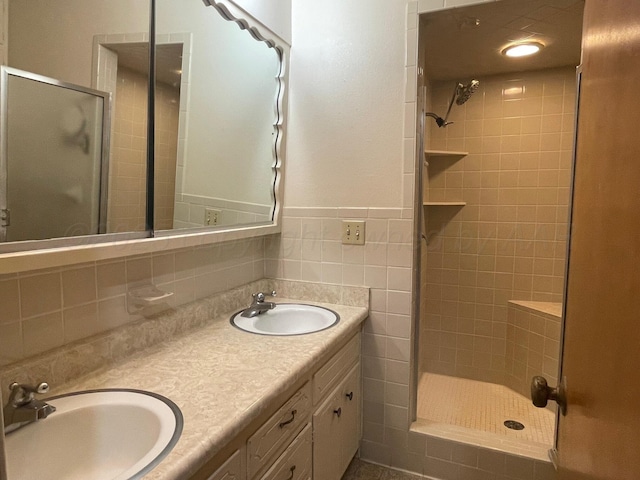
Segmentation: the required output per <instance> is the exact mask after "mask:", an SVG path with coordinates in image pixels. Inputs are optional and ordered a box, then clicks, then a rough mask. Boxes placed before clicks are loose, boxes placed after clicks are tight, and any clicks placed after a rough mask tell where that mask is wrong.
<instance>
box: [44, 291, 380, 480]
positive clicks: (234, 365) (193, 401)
mask: <svg viewBox="0 0 640 480" xmlns="http://www.w3.org/2000/svg"><path fill="white" fill-rule="evenodd" d="M278 303H308V304H313V305H320V306H324V307H327V308H330V309H332V310H334V311H335V312H337V313H338V314H339V315H340V322H339V323H338V324H337V325H335V326H334V327H332V328H329V329H327V330H323V331H320V332H316V333H312V334H307V335H297V336H288V337H275V336H265V335H255V334H251V333H247V332H244V331H241V330H239V329H237V328H235V327H233V326H232V325H231V324H230V323H229V318H230V315H231V314H232V313H234V312H229V313H228V314H226V315H221V316H219V317H217V318H215V319H214V320H212V321H211V322H210V323H209V324H208V325H207V326H205V327H203V328H199V329H196V330H192V331H190V332H188V333H186V334H184V335H181V336H177V337H174V338H172V339H170V340H167V341H164V342H162V343H160V344H157V345H155V346H153V347H151V348H148V349H146V350H143V351H140V352H138V353H136V354H134V355H133V356H131V357H129V358H128V359H126V360H125V361H123V362H122V363H120V364H118V365H116V366H113V367H111V368H109V369H105V370H103V371H98V372H96V373H94V374H93V375H91V376H88V377H85V378H83V379H81V380H79V381H76V382H73V383H69V384H66V385H63V386H62V387H61V388H59V389H56V391H55V392H52V393H53V394H60V393H64V392H70V391H80V390H87V389H95V388H134V389H141V390H148V391H151V392H155V393H158V394H160V395H164V396H166V397H167V398H169V399H171V400H172V401H173V402H175V403H176V404H177V405H178V406H179V407H180V410H181V411H182V414H183V416H184V429H183V432H182V436H181V437H180V439H179V441H178V443H177V444H176V446H175V448H174V449H173V450H172V451H171V453H169V455H168V456H167V457H166V458H165V459H164V460H163V461H162V462H161V463H160V464H159V465H158V466H157V467H156V468H155V469H153V470H152V471H151V472H149V473H148V474H147V475H146V476H145V478H146V479H150V480H151V479H163V480H165V479H166V480H169V479H181V480H182V479H187V478H189V476H191V475H192V474H194V473H195V472H196V471H197V470H198V469H199V468H200V467H202V465H204V464H205V463H206V461H207V460H208V459H210V458H211V457H212V456H213V455H215V454H216V453H217V452H218V451H220V449H222V448H223V447H224V446H225V445H226V444H227V443H228V442H229V441H231V440H232V439H233V438H234V437H235V436H236V435H237V434H238V433H240V432H241V431H242V430H243V429H244V428H245V427H247V426H248V425H249V423H250V422H251V421H252V420H254V419H255V418H257V417H258V416H259V415H260V413H261V412H262V411H263V410H264V409H266V408H267V407H268V406H269V404H270V402H272V401H273V400H274V399H276V397H277V396H278V395H279V394H282V393H283V392H284V391H286V390H287V389H288V388H290V387H291V386H292V385H293V384H294V383H295V381H296V380H297V379H299V378H300V377H302V376H304V375H306V374H308V373H309V372H310V370H311V369H312V368H314V366H316V365H315V364H316V363H317V362H318V360H320V358H321V357H322V356H323V355H325V354H327V353H328V352H329V351H330V350H331V349H332V347H334V346H335V345H337V344H338V343H339V342H340V341H345V340H346V339H347V338H348V337H349V336H350V335H351V334H353V333H355V331H357V329H358V328H359V325H360V324H361V323H362V321H363V320H364V319H365V318H366V316H367V313H368V312H367V309H366V308H364V307H348V306H343V305H333V304H327V303H319V302H306V301H304V302H302V301H299V300H297V301H296V300H287V299H281V298H280V299H278ZM317 366H318V367H319V366H320V365H317Z"/></svg>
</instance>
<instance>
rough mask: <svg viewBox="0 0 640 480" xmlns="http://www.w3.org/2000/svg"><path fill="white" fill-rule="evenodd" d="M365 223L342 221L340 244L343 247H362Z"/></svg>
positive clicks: (360, 221)
mask: <svg viewBox="0 0 640 480" xmlns="http://www.w3.org/2000/svg"><path fill="white" fill-rule="evenodd" d="M364 231H365V222H364V221H363V220H343V221H342V243H343V244H344V245H364Z"/></svg>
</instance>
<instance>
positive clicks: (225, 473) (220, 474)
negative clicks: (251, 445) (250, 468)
mask: <svg viewBox="0 0 640 480" xmlns="http://www.w3.org/2000/svg"><path fill="white" fill-rule="evenodd" d="M243 453H244V452H242V451H241V450H236V451H235V453H234V454H233V455H231V456H230V457H229V459H228V460H227V461H226V462H224V463H223V464H222V466H221V467H220V468H218V469H217V470H216V471H215V472H214V473H213V474H212V475H210V476H209V477H208V478H207V480H245V479H246V478H247V477H246V475H245V469H244V468H242V454H243Z"/></svg>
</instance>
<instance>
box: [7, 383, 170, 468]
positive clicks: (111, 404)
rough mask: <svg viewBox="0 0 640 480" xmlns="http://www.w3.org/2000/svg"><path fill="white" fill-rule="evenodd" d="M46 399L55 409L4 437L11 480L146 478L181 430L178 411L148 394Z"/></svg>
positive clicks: (83, 394) (102, 393)
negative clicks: (43, 417) (42, 417)
mask: <svg viewBox="0 0 640 480" xmlns="http://www.w3.org/2000/svg"><path fill="white" fill-rule="evenodd" d="M45 401H46V402H47V403H48V404H50V405H53V406H54V407H56V411H55V412H54V413H52V414H51V415H49V417H47V418H46V419H43V420H39V421H37V422H34V423H31V424H29V425H27V426H25V427H22V428H20V429H19V430H16V431H14V432H12V433H9V434H8V435H7V437H6V450H7V452H6V453H7V463H8V473H9V478H11V479H21V480H31V479H33V480H36V479H45V478H51V479H54V478H55V479H65V480H87V479H91V480H125V479H138V478H142V477H143V476H144V475H145V474H146V473H148V472H149V471H150V470H151V469H153V468H154V467H155V466H156V465H157V464H158V463H160V461H161V460H162V459H163V458H164V457H165V456H166V455H167V454H168V453H169V452H170V451H171V449H172V448H173V447H174V446H175V444H176V442H177V441H178V438H179V437H180V434H181V433H182V413H180V409H179V408H178V407H177V406H176V405H175V404H174V403H173V402H171V401H170V400H168V399H166V398H164V397H162V396H160V395H156V394H153V393H150V392H142V391H137V390H93V391H87V392H78V393H73V394H69V395H65V396H61V397H57V398H56V397H53V398H52V399H49V400H45Z"/></svg>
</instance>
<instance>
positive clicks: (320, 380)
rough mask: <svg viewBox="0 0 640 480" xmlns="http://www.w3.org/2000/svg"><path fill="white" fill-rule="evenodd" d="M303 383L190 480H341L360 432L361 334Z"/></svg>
mask: <svg viewBox="0 0 640 480" xmlns="http://www.w3.org/2000/svg"><path fill="white" fill-rule="evenodd" d="M301 381H304V384H303V385H302V386H301V387H299V388H298V389H297V390H296V391H295V392H294V393H293V395H291V394H290V396H289V398H288V399H287V400H286V401H284V403H282V405H280V406H279V407H278V408H277V409H276V410H275V411H274V410H273V409H270V410H269V411H271V412H273V413H272V414H271V415H270V416H269V417H268V418H267V419H266V420H262V421H260V422H259V423H258V424H257V425H254V426H252V427H249V428H248V433H247V434H241V435H240V436H238V437H237V438H235V439H233V441H232V442H230V445H229V446H228V447H232V448H233V449H235V450H234V451H233V453H232V454H231V455H230V456H229V454H228V453H227V458H226V459H224V462H223V463H222V464H221V463H220V462H219V461H216V459H215V458H214V459H213V461H212V462H210V463H209V464H208V466H205V467H203V469H201V470H200V472H199V473H198V474H196V475H195V476H194V477H192V480H196V479H197V480H200V479H206V480H311V479H315V480H340V478H341V477H342V475H343V474H344V472H345V470H346V469H347V467H348V466H349V462H351V459H352V458H353V456H354V455H355V453H356V451H357V450H358V447H359V445H360V437H361V431H362V428H361V410H362V406H361V405H362V400H361V375H360V333H359V332H358V333H356V334H355V335H354V336H352V337H351V339H350V340H349V341H348V342H347V343H346V345H344V346H343V347H342V348H340V350H338V351H337V352H336V353H335V354H334V355H332V356H331V357H330V358H329V359H328V360H327V361H325V362H324V363H323V364H322V366H321V367H320V368H315V369H312V371H311V372H310V373H308V374H307V376H306V377H305V376H303V378H302V379H301ZM226 451H227V452H228V451H229V450H226ZM218 465H221V466H218ZM216 466H218V467H217V468H216ZM214 469H215V473H213V474H211V473H210V472H211V471H212V470H214ZM206 472H209V473H206Z"/></svg>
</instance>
